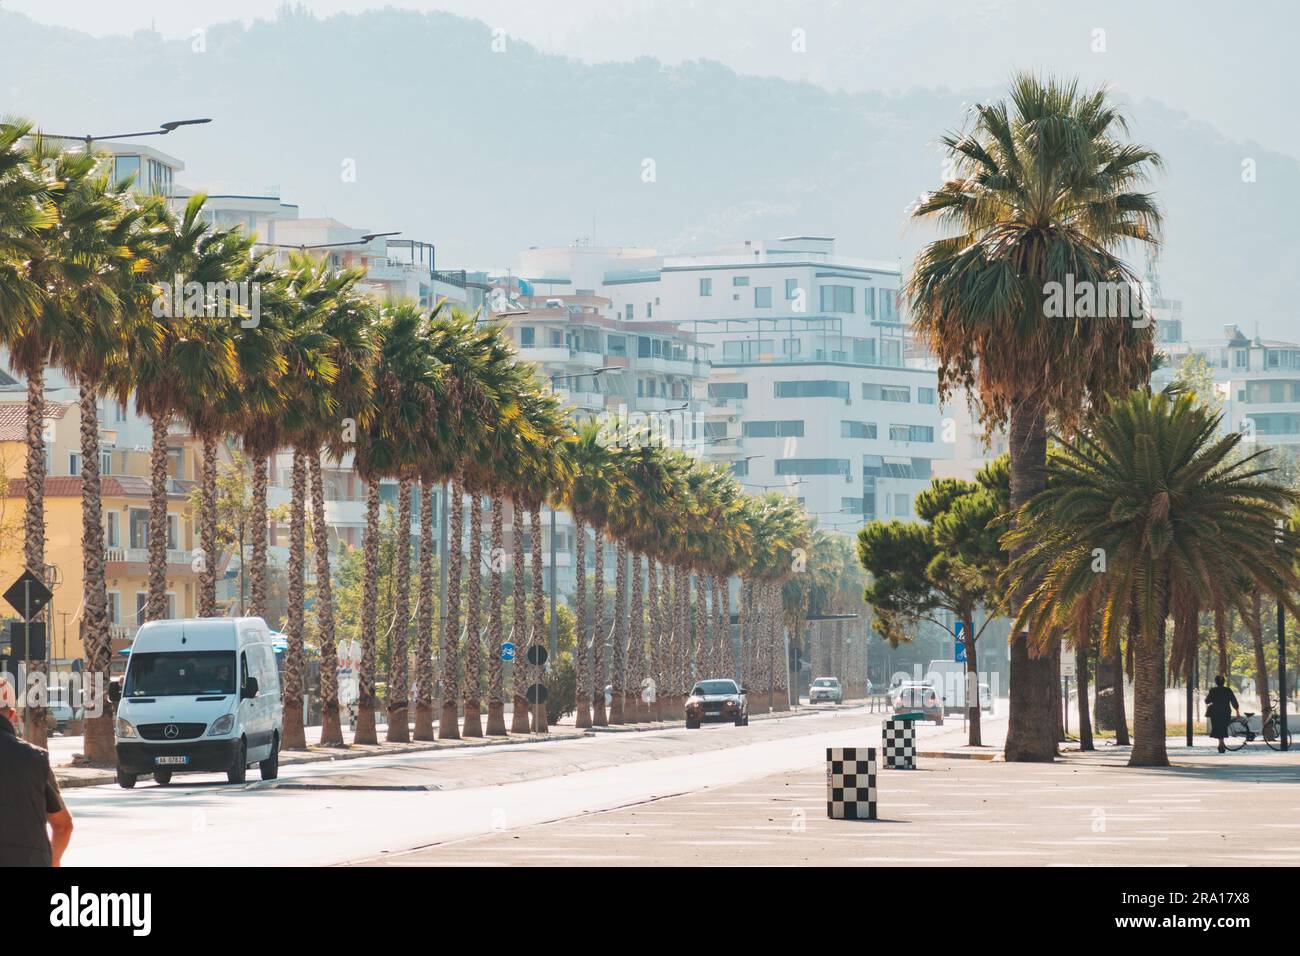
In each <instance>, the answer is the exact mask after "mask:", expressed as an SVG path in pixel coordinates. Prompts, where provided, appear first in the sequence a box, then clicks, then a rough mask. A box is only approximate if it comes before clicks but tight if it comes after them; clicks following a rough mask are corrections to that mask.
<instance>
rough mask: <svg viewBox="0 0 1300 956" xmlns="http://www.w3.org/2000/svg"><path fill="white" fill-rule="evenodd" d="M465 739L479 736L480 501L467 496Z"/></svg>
mask: <svg viewBox="0 0 1300 956" xmlns="http://www.w3.org/2000/svg"><path fill="white" fill-rule="evenodd" d="M465 605H466V608H465V683H464V685H463V691H464V694H465V726H464V728H463V729H462V730H461V734H462V735H463V736H465V737H482V736H483V701H482V697H481V696H480V694H481V693H482V691H481V687H482V683H483V654H482V653H481V648H482V645H483V499H482V498H480V497H479V496H478V493H477V492H475V493H473V494H471V495H470V496H469V563H468V567H466V569H465Z"/></svg>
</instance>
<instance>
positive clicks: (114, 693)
mask: <svg viewBox="0 0 1300 956" xmlns="http://www.w3.org/2000/svg"><path fill="white" fill-rule="evenodd" d="M108 699H109V700H110V701H112V702H113V704H114V706H116V705H117V704H120V703H121V702H122V683H121V681H115V680H111V681H109V682H108Z"/></svg>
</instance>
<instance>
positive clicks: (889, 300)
mask: <svg viewBox="0 0 1300 956" xmlns="http://www.w3.org/2000/svg"><path fill="white" fill-rule="evenodd" d="M880 321H881V322H897V321H898V292H897V290H895V289H881V290H880Z"/></svg>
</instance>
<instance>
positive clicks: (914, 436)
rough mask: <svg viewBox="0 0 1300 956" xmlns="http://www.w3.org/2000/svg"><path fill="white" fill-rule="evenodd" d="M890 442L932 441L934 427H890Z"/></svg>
mask: <svg viewBox="0 0 1300 956" xmlns="http://www.w3.org/2000/svg"><path fill="white" fill-rule="evenodd" d="M889 440H890V441H929V442H932V441H934V427H933V426H931V425H890V426H889Z"/></svg>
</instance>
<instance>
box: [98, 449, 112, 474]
mask: <svg viewBox="0 0 1300 956" xmlns="http://www.w3.org/2000/svg"><path fill="white" fill-rule="evenodd" d="M99 473H100V474H101V475H111V474H112V473H113V453H112V452H111V451H101V452H100V453H99Z"/></svg>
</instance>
